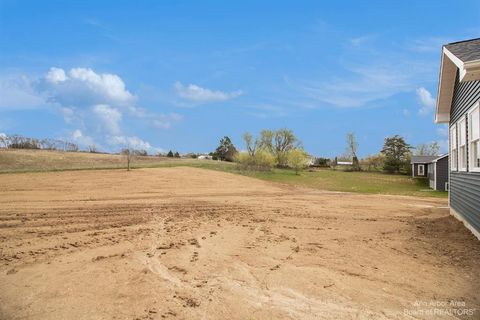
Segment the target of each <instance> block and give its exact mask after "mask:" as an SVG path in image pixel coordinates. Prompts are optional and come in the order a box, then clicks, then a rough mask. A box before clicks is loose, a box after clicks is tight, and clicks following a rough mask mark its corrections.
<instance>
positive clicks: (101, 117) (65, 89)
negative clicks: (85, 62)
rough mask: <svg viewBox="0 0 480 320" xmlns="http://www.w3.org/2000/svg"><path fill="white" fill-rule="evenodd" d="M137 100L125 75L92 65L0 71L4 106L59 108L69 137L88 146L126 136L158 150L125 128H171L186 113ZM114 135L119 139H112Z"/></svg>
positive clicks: (135, 143)
mask: <svg viewBox="0 0 480 320" xmlns="http://www.w3.org/2000/svg"><path fill="white" fill-rule="evenodd" d="M213 93H215V94H217V92H213ZM137 100H138V98H137V96H136V95H134V94H132V93H131V92H130V91H129V90H128V89H127V88H126V85H125V82H124V81H123V80H122V78H121V77H120V76H118V75H116V74H111V73H98V72H95V71H94V70H92V69H90V68H71V69H70V70H64V69H61V68H57V67H52V68H50V69H49V70H48V72H46V73H45V74H44V75H43V76H41V77H26V76H20V75H10V76H9V77H5V76H3V77H2V76H0V110H1V109H15V110H22V109H31V108H44V109H49V110H52V111H56V112H57V113H58V114H59V115H61V116H63V119H64V121H65V123H66V124H67V125H68V126H69V127H70V129H69V130H68V131H69V132H71V136H70V139H72V140H73V141H75V142H77V143H78V144H80V145H84V146H88V145H90V144H93V143H95V142H98V143H100V144H102V145H104V146H108V145H110V146H112V145H118V143H119V141H120V142H122V141H123V142H122V143H128V144H131V145H133V146H135V147H139V148H143V149H148V150H157V149H156V148H154V147H152V145H151V144H150V143H148V142H145V141H143V140H141V139H140V138H138V137H136V136H130V137H127V136H125V131H127V132H128V131H131V130H132V129H133V128H138V127H140V126H142V125H143V126H146V125H147V126H150V127H153V128H158V129H168V128H170V127H171V126H172V125H173V124H174V123H176V122H178V121H180V120H182V116H181V115H180V114H177V113H160V112H151V111H149V110H148V109H145V108H142V107H139V106H137V105H136V103H137ZM0 122H2V123H3V122H5V119H0ZM125 123H128V124H131V125H132V126H131V127H129V128H128V129H129V130H126V129H127V128H123V127H122V126H123V125H124V124H125ZM124 129H125V130H124ZM112 137H117V138H112ZM112 139H113V140H112ZM112 141H117V142H118V143H116V144H112V143H111V142H112ZM95 144H96V145H97V146H98V145H99V144H97V143H95Z"/></svg>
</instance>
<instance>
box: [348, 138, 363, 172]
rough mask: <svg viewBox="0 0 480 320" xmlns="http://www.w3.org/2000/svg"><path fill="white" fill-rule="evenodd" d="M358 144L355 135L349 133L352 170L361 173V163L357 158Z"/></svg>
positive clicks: (349, 153)
mask: <svg viewBox="0 0 480 320" xmlns="http://www.w3.org/2000/svg"><path fill="white" fill-rule="evenodd" d="M357 150H358V142H357V138H356V137H355V133H353V132H349V133H347V154H348V155H349V156H350V157H351V158H352V168H353V170H355V171H360V163H359V161H358V157H357Z"/></svg>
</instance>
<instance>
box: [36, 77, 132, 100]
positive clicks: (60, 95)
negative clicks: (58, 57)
mask: <svg viewBox="0 0 480 320" xmlns="http://www.w3.org/2000/svg"><path fill="white" fill-rule="evenodd" d="M37 87H38V90H39V91H40V92H41V93H42V94H45V95H46V96H47V99H48V101H50V102H54V103H58V104H60V105H61V106H67V107H69V106H75V107H80V108H81V107H88V106H91V105H95V104H108V105H114V106H123V107H127V106H130V105H132V104H134V103H135V100H136V97H135V96H134V95H133V94H132V93H130V92H129V91H128V90H127V89H126V87H125V83H124V82H123V80H122V79H121V78H120V77H119V76H118V75H115V74H110V73H103V74H99V73H96V72H95V71H93V70H92V69H89V68H72V69H70V71H68V72H65V71H64V70H63V69H60V68H50V71H48V73H47V74H46V75H45V77H44V79H43V81H40V82H39V83H38V86H37Z"/></svg>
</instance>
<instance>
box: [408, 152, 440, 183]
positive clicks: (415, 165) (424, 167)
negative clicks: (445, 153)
mask: <svg viewBox="0 0 480 320" xmlns="http://www.w3.org/2000/svg"><path fill="white" fill-rule="evenodd" d="M436 158H438V156H412V160H411V161H410V163H411V164H412V177H414V178H416V177H420V178H426V177H427V176H428V172H429V169H430V168H431V167H432V161H433V160H435V159H436ZM430 170H432V169H430Z"/></svg>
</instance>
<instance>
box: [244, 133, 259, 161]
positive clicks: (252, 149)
mask: <svg viewBox="0 0 480 320" xmlns="http://www.w3.org/2000/svg"><path fill="white" fill-rule="evenodd" d="M243 141H245V147H246V148H247V152H248V154H249V155H251V156H252V157H253V156H255V153H256V151H257V145H258V140H257V139H255V140H254V139H253V136H252V135H251V134H250V133H249V132H245V133H244V134H243Z"/></svg>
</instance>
